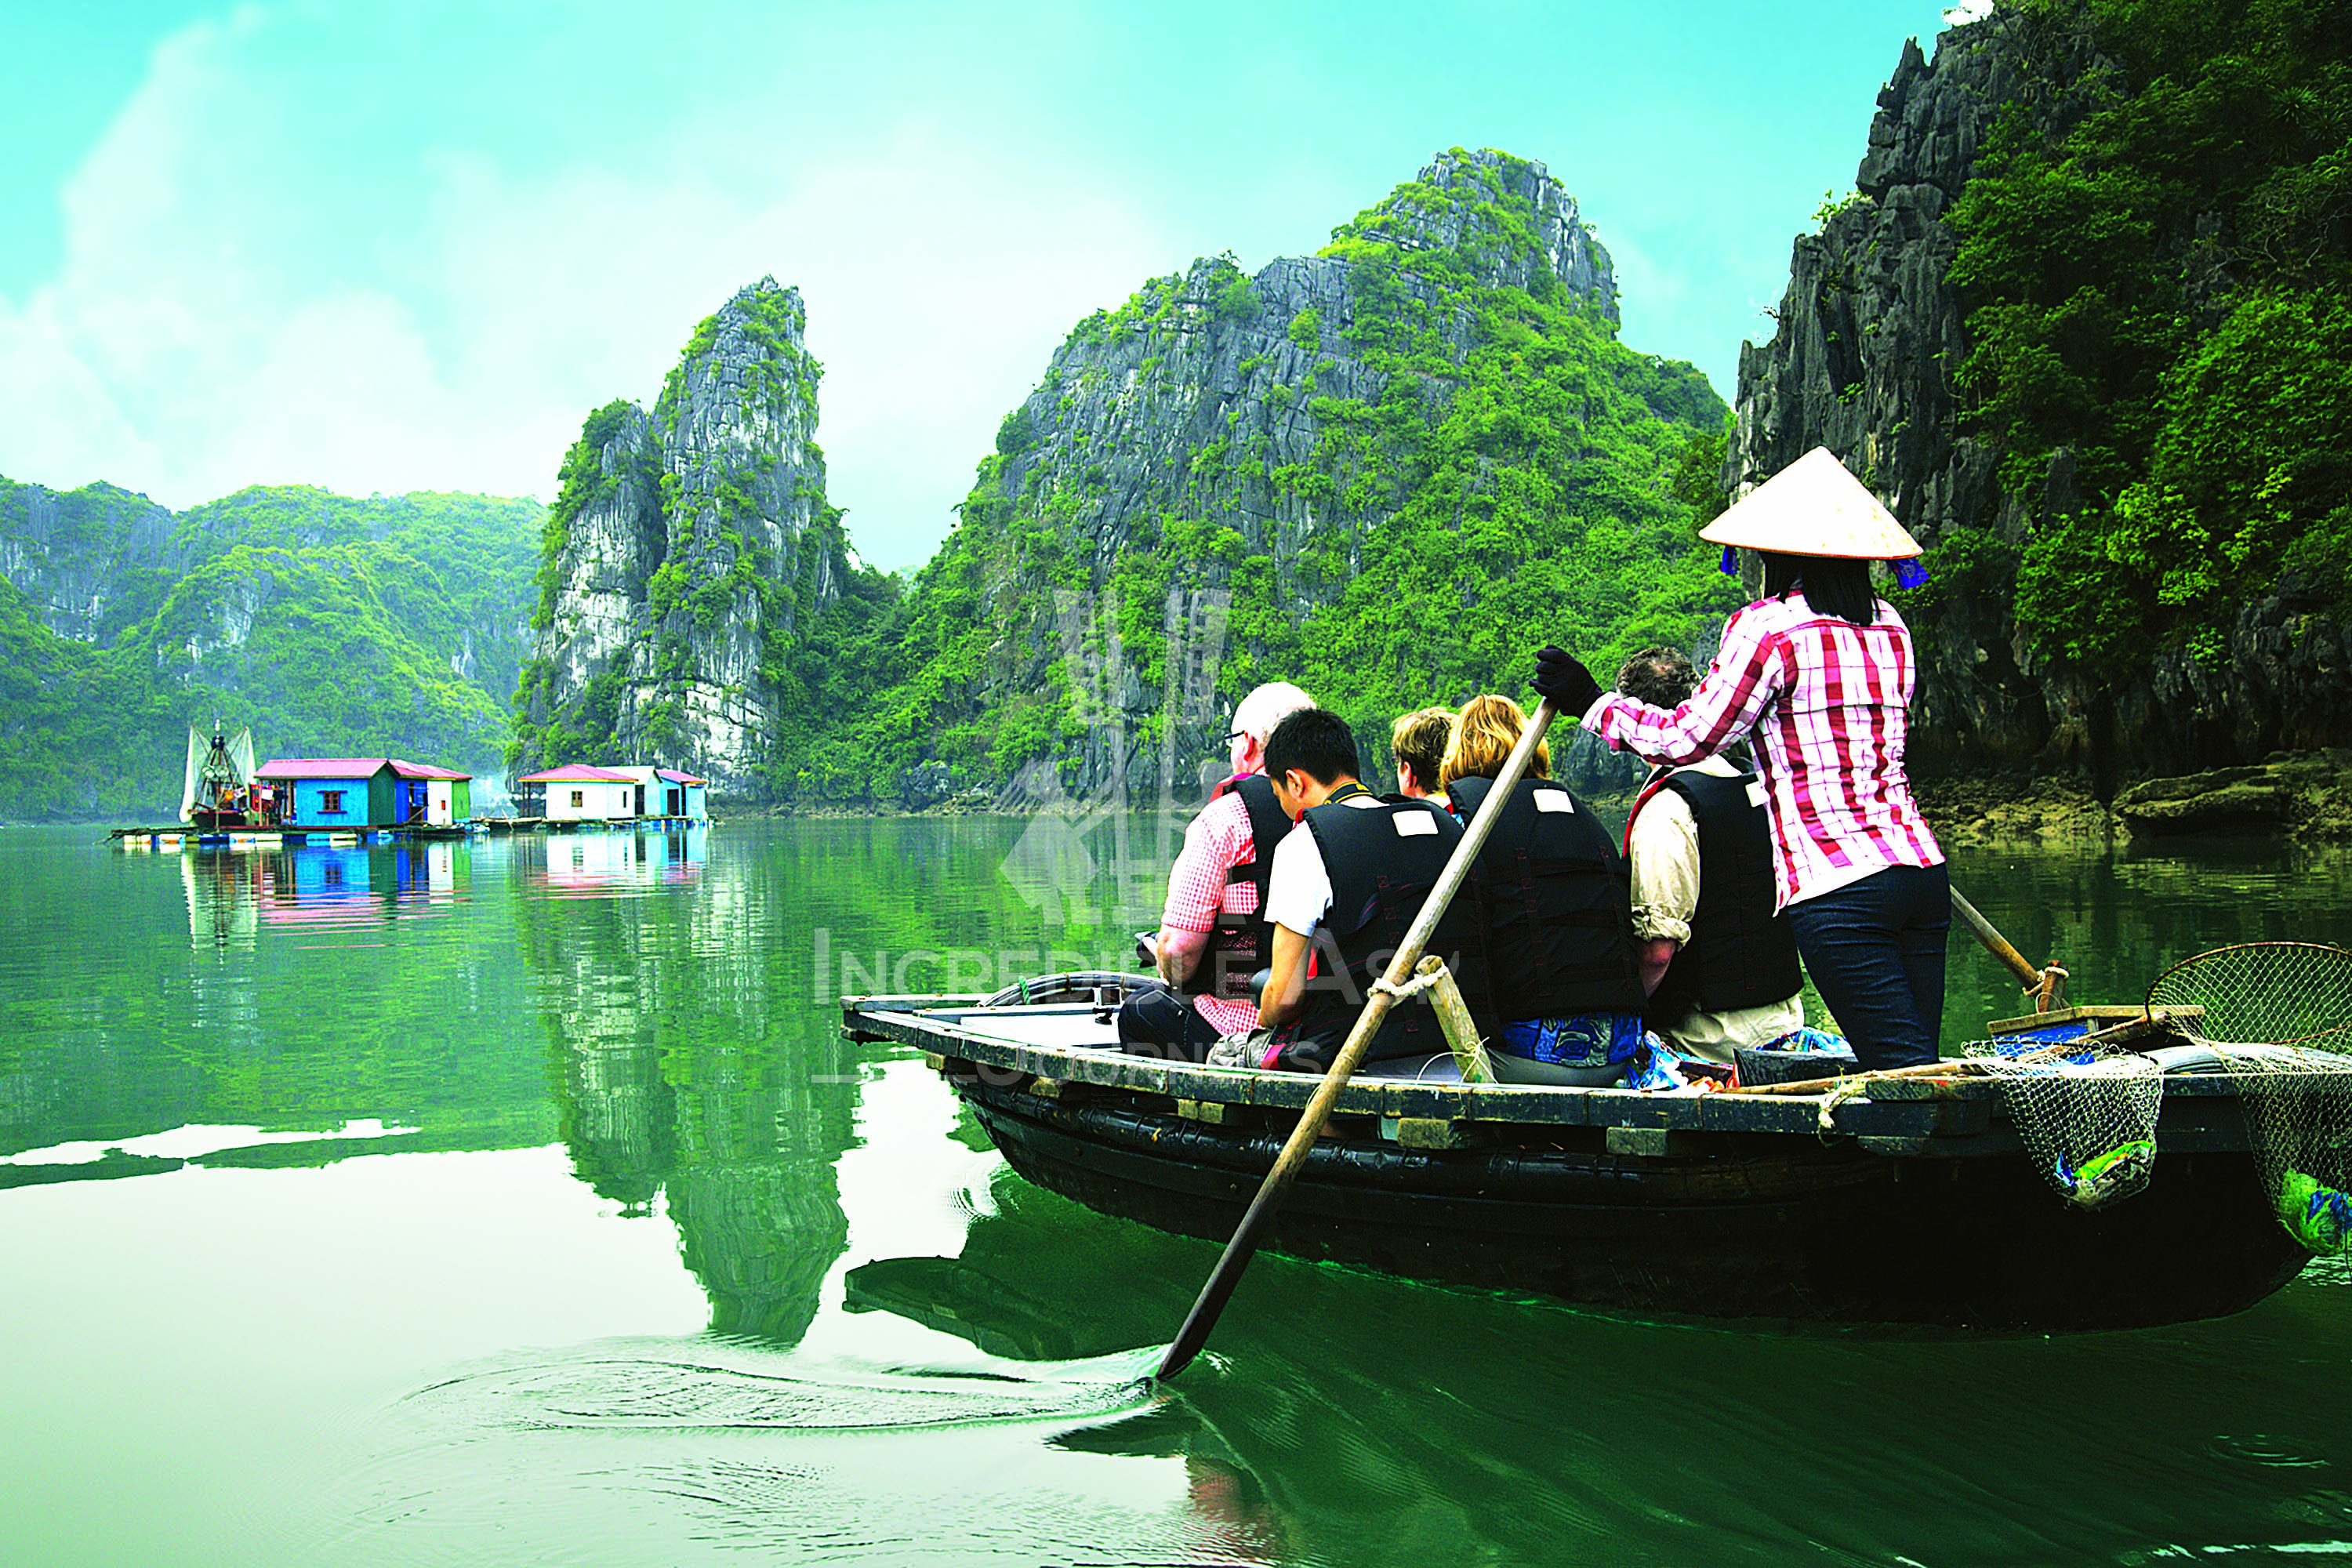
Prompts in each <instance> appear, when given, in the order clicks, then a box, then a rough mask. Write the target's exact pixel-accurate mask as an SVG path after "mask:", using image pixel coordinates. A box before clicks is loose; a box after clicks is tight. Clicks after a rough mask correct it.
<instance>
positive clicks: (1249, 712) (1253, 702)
mask: <svg viewBox="0 0 2352 1568" xmlns="http://www.w3.org/2000/svg"><path fill="white" fill-rule="evenodd" d="M1314 706H1315V699H1313V698H1312V697H1309V696H1307V693H1305V692H1304V691H1301V690H1300V689H1298V688H1297V687H1296V686H1293V685H1291V684H1290V682H1288V681H1287V680H1269V681H1267V682H1266V683H1265V685H1264V686H1261V687H1259V688H1258V689H1255V691H1252V692H1251V693H1250V694H1249V695H1248V696H1247V697H1244V698H1243V699H1242V700H1241V701H1240V702H1239V703H1237V704H1235V705H1234V729H1235V730H1236V731H1239V732H1241V733H1242V734H1244V735H1250V736H1254V737H1255V739H1256V740H1257V742H1258V743H1259V744H1260V745H1263V744H1265V738H1266V737H1267V736H1268V735H1271V734H1273V733H1274V727H1275V726H1276V724H1279V723H1281V722H1282V721H1284V720H1285V719H1287V718H1289V717H1290V716H1291V715H1292V714H1293V713H1297V712H1300V711H1303V710H1306V709H1308V708H1312V707H1314Z"/></svg>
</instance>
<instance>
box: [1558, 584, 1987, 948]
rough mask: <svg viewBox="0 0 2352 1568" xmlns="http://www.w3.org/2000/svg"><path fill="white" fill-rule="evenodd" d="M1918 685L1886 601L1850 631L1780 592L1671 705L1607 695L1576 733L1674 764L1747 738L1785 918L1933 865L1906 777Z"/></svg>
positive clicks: (1936, 858) (1744, 615)
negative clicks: (1889, 871) (1885, 875)
mask: <svg viewBox="0 0 2352 1568" xmlns="http://www.w3.org/2000/svg"><path fill="white" fill-rule="evenodd" d="M1917 678H1918V668H1917V666H1916V663H1915V662H1914V661H1913V658H1912V655H1911V631H1910V628H1909V627H1907V626H1905V625H1904V624H1903V617H1902V616H1898V615H1896V614H1895V610H1894V607H1893V606H1892V605H1888V604H1887V603H1886V602H1885V601H1884V600H1881V601H1879V605H1878V620H1877V622H1876V624H1874V625H1872V626H1854V625H1853V624H1852V623H1851V622H1847V621H1843V620H1840V619H1838V618H1837V617H1836V616H1822V615H1818V614H1816V613H1815V612H1814V610H1813V608H1812V606H1811V605H1808V604H1806V603H1805V600H1804V595H1802V594H1801V593H1791V594H1787V595H1782V596H1781V597H1780V598H1777V599H1763V600H1759V601H1758V602H1757V603H1755V604H1753V605H1748V607H1747V608H1745V609H1743V610H1741V611H1739V612H1738V614H1736V615H1734V616H1732V617H1731V620H1730V621H1729V623H1728V624H1727V625H1726V626H1724V628H1723V646H1722V647H1721V648H1720V649H1718V650H1717V653H1716V656H1715V664H1714V667H1713V668H1710V669H1709V670H1708V671H1707V672H1706V679H1705V680H1703V681H1701V682H1700V683H1699V688H1698V689H1697V690H1696V691H1694V692H1692V693H1691V695H1690V698H1689V700H1687V701H1685V702H1684V704H1683V705H1682V706H1681V707H1679V708H1677V709H1675V710H1673V711H1672V712H1668V711H1667V710H1664V709H1663V708H1653V707H1651V706H1650V705H1649V704H1648V703H1646V702H1636V701H1634V700H1633V699H1632V698H1630V697H1623V696H1620V695H1619V694H1618V693H1616V692H1613V691H1611V692H1604V693H1602V694H1601V699H1600V700H1598V701H1596V702H1594V703H1593V705H1592V709H1591V711H1590V712H1588V713H1586V714H1585V716H1584V726H1585V728H1586V729H1588V730H1591V731H1592V732H1593V733H1594V734H1597V735H1599V736H1600V737H1601V739H1602V740H1604V741H1606V742H1609V744H1610V745H1612V746H1613V747H1618V748H1621V749H1622V750H1625V751H1630V752H1633V754H1634V755H1635V756H1638V757H1640V758H1642V759H1643V761H1645V762H1651V763H1672V764H1675V765H1677V766H1679V765H1681V764H1683V763H1694V762H1696V761H1697V760H1698V759H1700V758H1701V757H1706V756H1712V755H1714V754H1715V752H1717V751H1718V750H1720V749H1721V748H1722V747H1724V746H1727V745H1728V744H1730V743H1731V742H1734V741H1736V740H1738V738H1739V737H1740V736H1742V735H1744V734H1747V733H1748V732H1749V731H1754V732H1755V736H1756V771H1757V773H1759V774H1760V775H1761V776H1762V778H1763V781H1764V786H1765V789H1766V791H1767V794H1766V796H1765V799H1766V803H1767V805H1769V808H1770V814H1771V820H1772V841H1773V847H1774V849H1775V852H1776V855H1775V858H1777V859H1778V861H1779V862H1780V878H1779V883H1780V885H1779V889H1778V894H1779V897H1778V900H1777V901H1778V905H1779V907H1780V908H1782V909H1786V908H1787V907H1788V906H1789V905H1790V904H1793V903H1798V902H1800V901H1801V900H1806V899H1810V898H1813V897H1815V896H1817V895H1819V894H1822V893H1826V892H1829V891H1830V890H1832V889H1836V888H1842V887H1844V886H1845V885H1846V884H1847V883H1849V882H1858V881H1860V880H1861V879H1863V878H1864V877H1867V876H1869V875H1870V874H1871V873H1872V872H1874V871H1878V870H1883V869H1885V868H1886V867H1889V866H1936V865H1940V864H1942V863H1943V859H1944V852H1943V850H1942V849H1941V848H1940V847H1938V846H1937V843H1936V836H1935V835H1934V834H1932V833H1930V832H1928V831H1927V822H1926V820H1925V819H1923V818H1922V817H1921V816H1920V815H1919V808H1918V806H1917V805H1916V803H1914V802H1913V800H1912V798H1911V784H1910V781H1909V780H1908V779H1907V778H1906V777H1905V775H1904V772H1903V744H1904V736H1905V733H1906V728H1907V725H1908V718H1909V710H1910V707H1911V692H1912V689H1913V687H1914V685H1915V684H1916V680H1917Z"/></svg>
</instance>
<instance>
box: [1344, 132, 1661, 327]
mask: <svg viewBox="0 0 2352 1568" xmlns="http://www.w3.org/2000/svg"><path fill="white" fill-rule="evenodd" d="M1331 239H1332V245H1331V247H1329V248H1328V249H1327V250H1326V251H1325V252H1324V254H1325V255H1327V256H1328V255H1334V254H1339V255H1348V254H1353V253H1354V247H1361V246H1366V245H1370V246H1385V247H1393V248H1394V249H1395V250H1396V251H1398V252H1400V253H1402V254H1401V255H1400V257H1399V258H1398V260H1399V262H1400V264H1401V265H1402V266H1404V267H1405V268H1408V269H1417V268H1416V258H1423V262H1424V264H1426V262H1427V261H1429V260H1434V261H1435V262H1436V264H1437V265H1438V266H1439V267H1441V268H1445V269H1447V270H1452V269H1454V268H1460V269H1461V271H1462V272H1463V273H1464V274H1465V276H1466V277H1467V279H1468V280H1470V281H1472V282H1475V283H1477V284H1480V285H1483V286H1485V287H1487V288H1504V287H1507V288H1515V289H1526V290H1527V291H1528V293H1530V294H1533V295H1535V296H1536V297H1538V299H1543V298H1549V296H1550V295H1551V294H1552V293H1553V292H1555V291H1556V289H1559V288H1565V289H1567V290H1568V291H1569V292H1570V293H1571V294H1574V295H1577V296H1580V297H1581V298H1583V299H1584V300H1588V301H1589V302H1590V303H1591V307H1592V309H1593V310H1596V311H1597V312H1599V313H1600V315H1601V317H1603V318H1604V319H1605V320H1607V321H1611V322H1612V323H1614V322H1615V321H1616V320H1617V278H1616V273H1615V271H1614V270H1613V269H1612V267H1611V265H1610V261H1609V252H1608V251H1607V250H1606V249H1604V248H1603V247H1602V246H1601V242H1600V240H1598V239H1597V238H1595V237H1593V234H1592V231H1591V229H1590V228H1588V227H1586V226H1585V224H1584V220H1583V218H1582V216H1580V214H1579V213H1578V212H1577V208H1576V198H1575V197H1574V196H1571V195H1569V194H1568V188H1567V187H1566V186H1564V185H1562V184H1560V183H1559V181H1558V180H1556V179H1554V178H1552V176H1551V173H1550V171H1549V170H1548V169H1546V168H1545V167H1544V166H1543V165H1542V164H1541V163H1538V162H1536V161H1535V160H1534V159H1532V158H1518V157H1514V156H1512V155H1511V154H1510V153H1498V152H1496V151H1494V150H1493V149H1492V148H1482V149H1480V150H1479V151H1477V152H1475V153H1469V152H1465V151H1463V150H1462V149H1461V148H1459V147H1456V148H1454V149H1453V150H1452V151H1450V152H1446V153H1439V154H1438V155H1437V159H1436V161H1435V162H1434V163H1431V164H1430V165H1429V166H1428V167H1427V168H1425V169H1423V170H1422V172H1421V177H1420V178H1419V179H1417V180H1414V181H1412V182H1411V183H1410V184H1402V185H1399V186H1398V187H1397V188H1396V189H1395V190H1394V191H1393V192H1391V194H1390V195H1389V196H1388V197H1387V199H1385V200H1384V201H1381V203H1379V204H1378V205H1374V206H1372V207H1370V208H1368V209H1367V210H1365V211H1364V212H1362V213H1360V214H1359V215H1358V216H1357V217H1356V218H1355V220H1354V221H1353V222H1351V223H1345V224H1342V225H1340V226H1339V227H1338V228H1336V229H1334V230H1332V231H1331ZM1350 242H1353V246H1352V247H1351V244H1350Z"/></svg>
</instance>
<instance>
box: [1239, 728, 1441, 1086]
mask: <svg viewBox="0 0 2352 1568" xmlns="http://www.w3.org/2000/svg"><path fill="white" fill-rule="evenodd" d="M1358 766H1359V763H1358V761H1357V755H1356V738H1355V735H1354V733H1353V732H1352V731H1349V728H1348V723H1347V721H1346V720H1344V719H1342V718H1340V717H1339V715H1338V714H1337V713H1333V712H1331V711H1330V710H1328V709H1322V708H1309V709H1305V710H1301V711H1299V712H1297V713H1293V714H1292V715H1290V716H1289V717H1288V718H1286V719H1285V720H1284V721H1282V722H1281V723H1280V724H1278V725H1276V727H1275V731H1274V733H1273V734H1271V735H1269V736H1268V737H1266V742H1265V771H1266V776H1267V777H1268V778H1269V779H1271V780H1272V781H1273V783H1274V789H1275V797H1276V799H1277V800H1279V801H1280V802H1281V803H1282V808H1283V810H1285V811H1286V812H1288V813H1289V814H1290V815H1292V816H1295V817H1297V819H1298V821H1299V822H1300V823H1301V824H1302V825H1303V826H1305V827H1306V829H1307V831H1306V832H1303V833H1297V832H1294V833H1292V834H1290V835H1289V836H1288V837H1285V838H1284V839H1283V841H1282V847H1280V848H1278V849H1276V851H1275V854H1274V878H1273V881H1272V883H1271V884H1270V885H1269V887H1268V889H1267V891H1266V913H1267V915H1268V917H1269V918H1271V919H1272V920H1273V921H1274V968H1273V977H1272V979H1271V980H1270V981H1269V982H1268V983H1267V985H1266V987H1265V994H1264V995H1262V996H1261V997H1260V998H1259V1001H1258V1022H1259V1025H1260V1026H1262V1027H1264V1028H1268V1029H1272V1030H1274V1031H1275V1033H1274V1035H1273V1038H1272V1043H1271V1047H1270V1048H1269V1049H1268V1050H1267V1051H1266V1053H1265V1056H1264V1057H1262V1058H1261V1059H1260V1065H1263V1066H1268V1067H1275V1066H1279V1067H1287V1068H1299V1069H1302V1070H1306V1071H1310V1072H1321V1071H1324V1070H1325V1069H1326V1068H1328V1067H1329V1066H1330V1063H1331V1058H1332V1057H1333V1056H1334V1055H1336V1054H1337V1053H1338V1051H1339V1046H1340V1045H1341V1043H1342V1042H1344V1041H1345V1040H1346V1038H1347V1037H1348V1032H1349V1029H1350V1028H1352V1027H1353V1026H1354V1025H1355V1022H1356V1017H1357V1016H1358V1014H1359V1013H1360V1012H1361V1011H1362V1008H1363V1005H1364V1001H1365V998H1366V996H1367V994H1369V992H1370V987H1371V984H1372V982H1373V981H1375V980H1377V979H1379V978H1380V976H1381V973H1383V972H1384V971H1385V970H1386V969H1387V967H1388V964H1389V961H1390V960H1391V958H1392V957H1394V956H1395V953H1396V950H1397V947H1398V946H1399V945H1400V944H1401V943H1402V941H1403V939H1404V933H1405V930H1406V928H1407V927H1409V926H1410V925H1412V920H1413V917H1414V916H1415V915H1418V914H1419V913H1420V912H1421V907H1422V905H1423V903H1424V902H1426V901H1427V900H1428V897H1429V891H1430V889H1431V888H1432V887H1433V886H1434V885H1435V884H1436V882H1437V880H1438V878H1439V877H1440V876H1441V875H1442V874H1443V873H1444V869H1445V864H1446V862H1447V861H1448V860H1449V859H1450V858H1452V857H1453V853H1454V845H1456V844H1457V843H1459V842H1460V841H1461V837H1462V827H1461V825H1460V824H1459V823H1457V822H1455V821H1454V818H1453V816H1451V815H1449V814H1448V813H1447V812H1446V811H1445V810H1444V808H1443V807H1440V806H1437V805H1432V804H1431V803H1430V802H1428V801H1425V800H1414V799H1411V798H1408V797H1405V796H1402V795H1400V796H1392V797H1390V798H1387V799H1382V798H1381V797H1380V796H1378V795H1374V794H1372V792H1371V791H1370V790H1368V789H1366V788H1365V787H1364V785H1363V784H1362V783H1361V782H1360V780H1359V779H1358V777H1357V770H1358ZM1310 951H1311V952H1312V953H1313V954H1314V955H1315V957H1316V960H1317V963H1318V968H1319V971H1320V972H1319V973H1318V974H1317V975H1316V976H1315V978H1313V979H1312V980H1310V979H1309V978H1308V975H1307V969H1308V958H1309V953H1310ZM1429 951H1430V952H1435V953H1438V954H1440V955H1441V956H1444V958H1445V959H1446V963H1447V966H1448V967H1449V968H1450V969H1452V970H1453V971H1454V979H1455V980H1456V982H1457V983H1458V984H1460V985H1461V987H1462V990H1463V994H1464V996H1465V1000H1467V1001H1468V1002H1469V1004H1470V1006H1471V1010H1472V1012H1473V1014H1474V1016H1478V1017H1479V1018H1480V1020H1481V1024H1482V1026H1484V1025H1485V1024H1486V1018H1485V1015H1486V1011H1487V1009H1486V962H1485V959H1484V958H1483V956H1481V954H1480V952H1479V951H1478V947H1477V936H1476V930H1475V921H1474V920H1473V919H1472V918H1471V917H1470V916H1469V914H1468V913H1467V911H1466V910H1465V911H1464V912H1463V913H1460V914H1457V913H1455V912H1454V911H1453V910H1448V912H1447V914H1446V917H1445V919H1444V920H1443V921H1440V922H1439V923H1438V927H1437V931H1436V933H1435V934H1434V936H1433V938H1432V939H1431V941H1430V943H1429ZM1446 1054H1447V1047H1446V1043H1445V1039H1444V1034H1443V1032H1442V1031H1441V1030H1440V1028H1439V1026H1438V1023H1437V1017H1436V1015H1435V1013H1434V1012H1433V1010H1432V1009H1431V1008H1430V1006H1429V1005H1428V1002H1427V1001H1426V999H1425V998H1423V997H1414V998H1412V999H1411V1000H1409V1001H1405V1002H1401V1003H1399V1004H1397V1005H1396V1006H1394V1007H1393V1008H1391V1011H1390V1013H1389V1016H1388V1018H1387V1020H1386V1022H1385V1023H1384V1024H1383V1025H1382V1026H1381V1031H1380V1033H1379V1035H1377V1036H1376V1037H1374V1039H1373V1042H1372V1047H1371V1050H1370V1055H1369V1057H1368V1058H1367V1059H1368V1060H1374V1061H1378V1060H1384V1059H1389V1058H1433V1057H1438V1056H1444V1055H1446Z"/></svg>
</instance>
